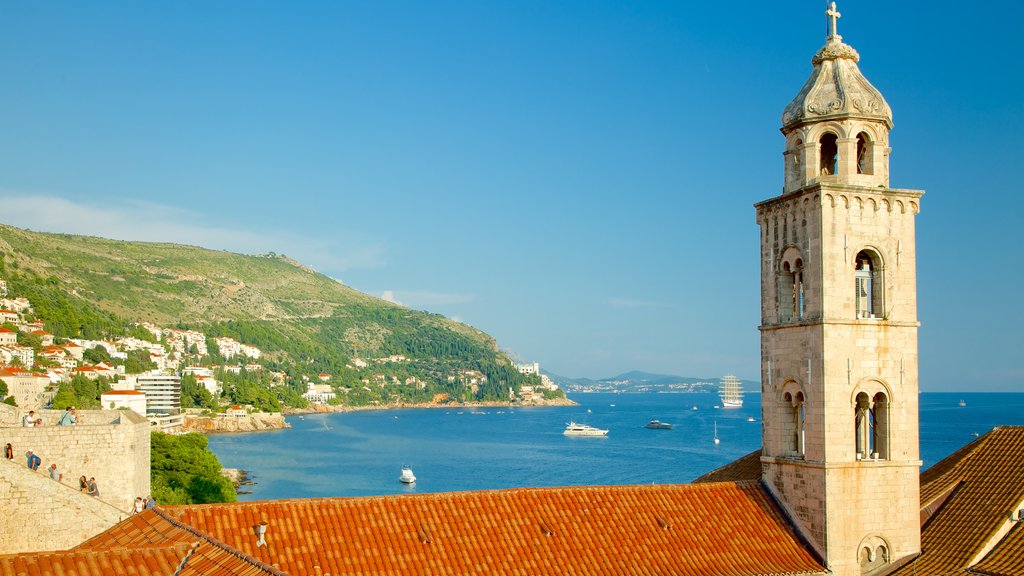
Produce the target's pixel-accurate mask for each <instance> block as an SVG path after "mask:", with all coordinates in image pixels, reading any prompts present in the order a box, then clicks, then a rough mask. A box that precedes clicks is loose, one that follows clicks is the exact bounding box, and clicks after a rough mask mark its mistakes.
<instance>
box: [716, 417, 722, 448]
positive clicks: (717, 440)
mask: <svg viewBox="0 0 1024 576" xmlns="http://www.w3.org/2000/svg"><path fill="white" fill-rule="evenodd" d="M720 442H721V440H719V439H718V420H715V444H718V443H720Z"/></svg>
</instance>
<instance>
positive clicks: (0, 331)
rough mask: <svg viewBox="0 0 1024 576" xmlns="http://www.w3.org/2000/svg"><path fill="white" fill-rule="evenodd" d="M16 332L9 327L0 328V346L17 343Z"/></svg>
mask: <svg viewBox="0 0 1024 576" xmlns="http://www.w3.org/2000/svg"><path fill="white" fill-rule="evenodd" d="M17 343H18V333H17V332H15V331H14V330H11V329H10V328H0V346H4V345H7V344H17Z"/></svg>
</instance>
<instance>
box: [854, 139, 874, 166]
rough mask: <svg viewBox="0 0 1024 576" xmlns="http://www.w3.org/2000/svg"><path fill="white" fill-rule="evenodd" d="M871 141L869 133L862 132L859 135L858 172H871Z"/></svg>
mask: <svg viewBox="0 0 1024 576" xmlns="http://www.w3.org/2000/svg"><path fill="white" fill-rule="evenodd" d="M869 149H870V141H869V140H868V135H867V134H865V133H864V132H861V133H860V134H858V135H857V174H871V163H870V160H871V159H870V158H869V157H868V156H869V154H868V151H869Z"/></svg>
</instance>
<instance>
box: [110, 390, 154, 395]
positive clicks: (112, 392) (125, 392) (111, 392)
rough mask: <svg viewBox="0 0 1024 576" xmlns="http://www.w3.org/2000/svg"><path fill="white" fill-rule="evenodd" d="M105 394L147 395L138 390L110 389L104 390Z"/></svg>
mask: <svg viewBox="0 0 1024 576" xmlns="http://www.w3.org/2000/svg"><path fill="white" fill-rule="evenodd" d="M103 395H104V396H107V395H112V396H145V394H143V393H142V392H139V391H138V390H108V391H106V392H104V393H103Z"/></svg>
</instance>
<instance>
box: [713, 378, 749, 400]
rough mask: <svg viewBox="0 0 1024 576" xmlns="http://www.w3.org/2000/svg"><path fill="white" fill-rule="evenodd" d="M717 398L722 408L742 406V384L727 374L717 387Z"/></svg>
mask: <svg viewBox="0 0 1024 576" xmlns="http://www.w3.org/2000/svg"><path fill="white" fill-rule="evenodd" d="M718 397H719V398H721V399H722V407H723V408H739V407H740V406H743V384H742V383H740V379H739V378H737V377H735V376H733V375H732V374H727V375H725V377H723V378H722V380H721V382H720V383H719V387H718Z"/></svg>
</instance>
